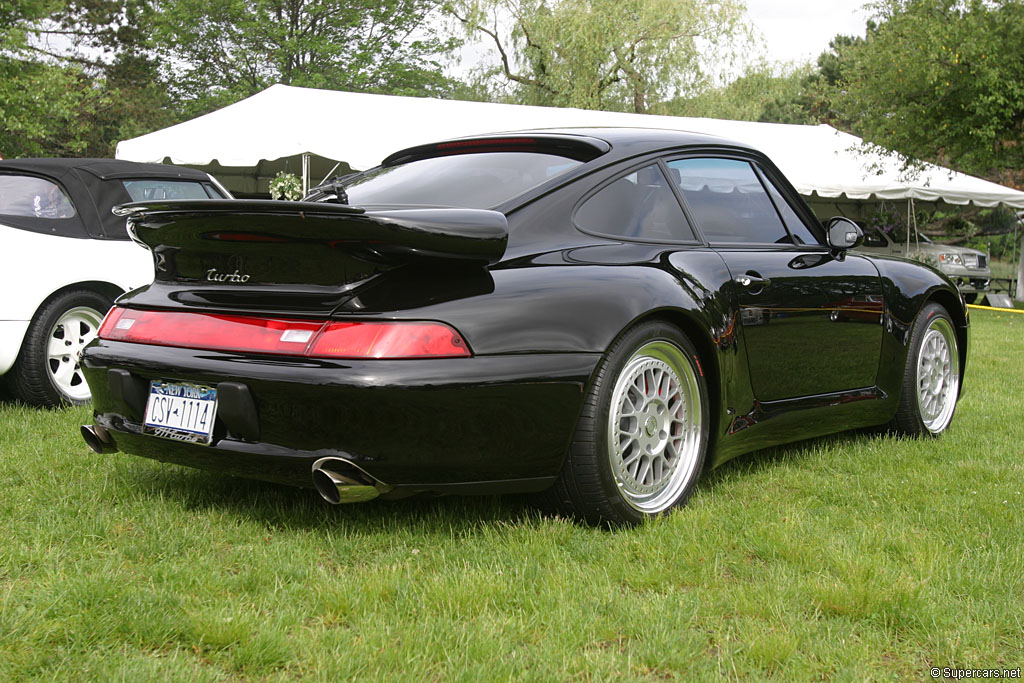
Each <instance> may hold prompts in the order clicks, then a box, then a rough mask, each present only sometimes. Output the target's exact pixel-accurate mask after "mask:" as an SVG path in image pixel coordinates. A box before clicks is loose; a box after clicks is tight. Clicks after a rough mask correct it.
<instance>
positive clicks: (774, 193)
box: [758, 168, 821, 244]
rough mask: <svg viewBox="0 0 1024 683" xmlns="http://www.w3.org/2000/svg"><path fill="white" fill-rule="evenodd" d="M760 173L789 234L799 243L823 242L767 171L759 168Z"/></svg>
mask: <svg viewBox="0 0 1024 683" xmlns="http://www.w3.org/2000/svg"><path fill="white" fill-rule="evenodd" d="M758 175H759V176H761V181H762V182H763V183H764V186H765V187H767V188H768V194H769V195H770V196H771V198H772V202H773V203H774V204H775V207H776V208H777V209H778V210H779V215H781V216H782V222H783V223H785V224H786V227H787V228H789V234H791V235H792V236H793V240H794V241H795V242H796V243H797V244H821V242H820V241H819V240H818V238H817V237H815V236H814V233H813V232H811V230H810V228H808V227H807V225H806V224H805V223H804V222H803V221H802V220H800V216H798V215H797V213H796V211H794V210H793V207H792V206H791V205H790V204H789V202H787V201H786V199H785V197H783V196H782V193H781V192H779V188H777V187H775V184H774V183H772V181H771V180H770V179H769V178H768V176H767V175H765V172H764V171H763V170H762V169H760V168H758Z"/></svg>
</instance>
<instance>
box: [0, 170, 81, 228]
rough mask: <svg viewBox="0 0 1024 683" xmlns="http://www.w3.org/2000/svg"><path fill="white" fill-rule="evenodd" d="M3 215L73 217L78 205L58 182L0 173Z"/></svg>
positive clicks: (0, 211) (1, 210) (0, 203)
mask: <svg viewBox="0 0 1024 683" xmlns="http://www.w3.org/2000/svg"><path fill="white" fill-rule="evenodd" d="M0 214H3V215H6V216H25V217H30V218H52V219H59V218H72V217H73V216H74V215H75V206H74V205H73V204H72V203H71V200H70V199H68V196H67V195H66V194H64V190H63V189H61V187H60V186H59V185H57V184H56V183H53V182H50V181H49V180H44V179H42V178H36V177H34V176H25V175H0Z"/></svg>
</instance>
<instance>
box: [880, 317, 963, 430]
mask: <svg viewBox="0 0 1024 683" xmlns="http://www.w3.org/2000/svg"><path fill="white" fill-rule="evenodd" d="M959 396H960V354H959V350H958V343H957V336H956V330H955V329H954V327H953V321H952V319H951V318H950V317H949V313H948V312H947V311H946V309H945V308H943V307H942V306H939V305H938V304H934V303H931V304H928V305H927V306H925V307H924V308H923V309H922V310H921V312H920V313H919V314H918V316H917V320H916V321H915V322H914V329H913V332H912V334H911V339H910V349H909V353H908V354H907V366H906V370H905V372H904V378H903V396H902V397H901V398H900V405H899V409H898V410H897V413H896V416H895V417H894V418H893V423H892V426H893V427H894V428H895V429H896V430H897V431H899V432H902V433H904V434H909V435H931V436H937V435H939V434H941V433H942V432H943V431H945V430H946V428H947V427H949V424H950V422H952V420H953V413H954V411H955V410H956V402H957V399H958V398H959Z"/></svg>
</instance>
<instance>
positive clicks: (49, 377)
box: [7, 289, 113, 408]
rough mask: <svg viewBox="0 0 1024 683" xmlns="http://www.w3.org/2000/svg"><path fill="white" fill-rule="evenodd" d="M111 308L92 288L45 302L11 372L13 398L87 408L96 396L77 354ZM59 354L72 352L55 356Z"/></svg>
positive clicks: (10, 384)
mask: <svg viewBox="0 0 1024 683" xmlns="http://www.w3.org/2000/svg"><path fill="white" fill-rule="evenodd" d="M112 304H113V302H112V301H111V300H110V299H109V298H107V297H106V296H104V295H103V294H100V293H99V292H95V291H92V290H88V289H74V290H69V291H67V292H62V293H61V294H58V295H56V296H54V297H53V298H51V299H49V300H48V301H46V302H45V303H44V304H43V305H42V306H41V307H40V308H39V311H37V312H36V316H35V318H33V319H32V322H31V323H30V324H29V326H28V331H27V332H26V333H25V340H24V341H23V342H22V344H21V351H20V352H19V353H18V359H17V360H16V361H15V362H14V366H13V367H12V368H11V370H10V372H8V373H7V386H8V388H9V389H10V391H11V394H12V395H13V396H14V397H15V398H17V399H20V400H21V401H23V402H25V403H28V404H29V405H35V406H42V407H47V408H56V407H58V406H61V405H81V404H83V403H88V401H89V400H90V398H91V394H90V392H89V385H88V384H86V383H85V377H84V375H83V374H82V371H81V369H80V368H79V365H78V362H79V359H78V354H79V352H80V351H81V348H82V347H84V346H85V344H87V343H88V342H89V341H91V340H92V338H93V337H95V336H96V332H97V331H98V330H99V325H100V322H101V321H102V320H103V316H104V315H106V312H107V311H108V310H109V309H110V306H111V305H112ZM60 347H64V348H63V349H62V348H60ZM59 350H66V351H67V353H66V354H63V355H61V354H58V353H55V352H56V351H59Z"/></svg>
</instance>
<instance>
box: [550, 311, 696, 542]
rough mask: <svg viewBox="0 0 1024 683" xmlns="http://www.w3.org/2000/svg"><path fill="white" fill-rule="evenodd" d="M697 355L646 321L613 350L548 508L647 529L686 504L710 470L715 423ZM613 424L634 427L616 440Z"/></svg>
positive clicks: (670, 331) (669, 330) (678, 337)
mask: <svg viewBox="0 0 1024 683" xmlns="http://www.w3.org/2000/svg"><path fill="white" fill-rule="evenodd" d="M696 358H697V352H696V349H695V348H694V346H693V344H692V343H691V342H690V340H689V339H687V338H686V336H685V335H683V334H682V333H681V332H680V331H679V330H678V329H677V328H675V327H673V326H671V325H668V324H666V323H662V322H650V323H645V324H642V325H639V326H637V327H635V328H633V329H631V330H629V331H628V332H626V334H624V335H623V336H622V337H621V338H620V339H619V340H618V341H617V342H616V343H615V344H614V345H613V346H612V348H611V349H610V350H609V352H608V354H607V355H606V356H605V358H604V360H603V361H602V363H601V365H600V367H599V368H598V370H597V374H596V377H595V380H594V382H593V385H592V386H591V388H590V392H589V394H588V395H587V398H586V400H585V402H584V406H583V412H582V414H581V415H580V419H579V422H578V423H577V425H576V432H575V434H574V436H573V441H572V446H571V447H570V450H569V455H568V456H567V458H566V462H565V465H564V466H563V468H562V471H561V473H560V474H559V477H558V480H557V482H556V484H555V486H554V487H553V488H552V489H551V490H550V491H548V492H547V497H548V503H549V507H551V506H553V507H554V508H555V509H556V510H557V511H559V512H562V513H565V514H568V515H570V516H573V517H575V518H578V519H582V520H584V521H586V522H587V523H589V524H605V525H613V526H614V525H622V524H638V523H640V522H643V521H645V520H647V519H650V518H653V517H657V516H658V515H661V514H664V513H666V512H668V511H669V510H671V509H672V508H675V507H678V506H681V505H683V504H684V503H685V502H686V500H687V499H688V498H689V497H690V494H691V493H692V492H693V489H694V486H696V484H697V480H698V479H699V478H700V473H701V470H702V468H703V466H704V459H705V457H706V452H707V444H708V431H709V427H708V425H709V417H710V410H709V406H708V390H707V382H706V380H705V379H704V376H703V373H702V371H701V368H700V366H699V364H698V362H697V360H696ZM641 384H642V385H643V389H641ZM653 384H656V385H657V391H652V390H651V389H652V386H651V385H653ZM634 411H635V412H634ZM613 424H615V425H618V426H619V427H624V428H625V429H619V430H618V435H617V436H615V437H614V438H612V437H613V435H611V434H610V432H611V431H612V430H613V429H614V428H613ZM634 465H635V468H634V467H633V466H634Z"/></svg>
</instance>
